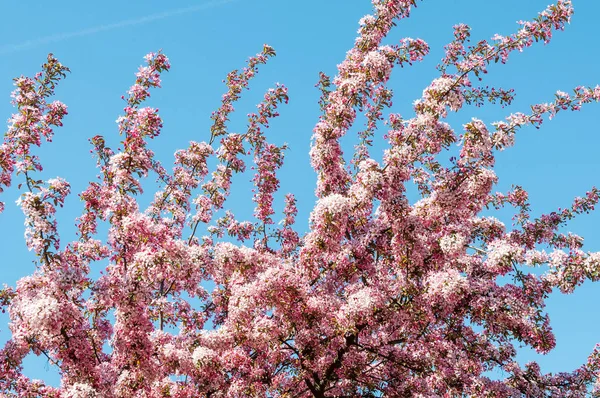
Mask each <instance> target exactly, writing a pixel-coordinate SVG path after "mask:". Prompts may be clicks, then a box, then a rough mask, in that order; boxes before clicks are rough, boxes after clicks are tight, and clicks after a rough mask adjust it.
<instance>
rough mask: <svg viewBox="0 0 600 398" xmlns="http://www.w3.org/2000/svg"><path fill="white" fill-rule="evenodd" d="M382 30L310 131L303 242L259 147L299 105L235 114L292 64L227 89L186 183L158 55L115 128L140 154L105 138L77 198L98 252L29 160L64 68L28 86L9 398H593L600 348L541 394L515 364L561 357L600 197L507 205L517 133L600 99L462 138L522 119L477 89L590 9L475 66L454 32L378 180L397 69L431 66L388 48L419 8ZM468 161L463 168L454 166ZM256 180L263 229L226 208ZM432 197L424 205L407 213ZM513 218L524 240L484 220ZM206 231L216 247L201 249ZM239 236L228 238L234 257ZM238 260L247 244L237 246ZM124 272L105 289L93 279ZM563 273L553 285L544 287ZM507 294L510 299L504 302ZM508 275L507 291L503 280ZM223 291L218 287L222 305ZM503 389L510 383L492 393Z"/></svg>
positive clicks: (580, 93) (540, 28)
mask: <svg viewBox="0 0 600 398" xmlns="http://www.w3.org/2000/svg"><path fill="white" fill-rule="evenodd" d="M373 4H374V7H375V11H374V15H369V16H366V17H364V18H363V19H362V20H361V21H360V29H359V36H358V38H357V39H356V42H355V45H354V47H353V48H352V49H351V50H350V51H349V52H348V54H347V56H346V59H345V60H344V61H343V62H342V63H341V64H340V65H339V67H338V75H337V76H336V77H335V78H334V79H333V80H330V79H329V77H327V76H326V75H324V74H321V78H320V81H319V87H320V89H321V91H322V96H321V100H320V106H321V109H322V116H321V118H320V120H319V121H318V123H317V124H316V126H315V128H314V136H313V145H312V149H311V153H310V156H311V161H312V165H313V167H314V169H315V171H316V173H317V174H318V182H317V187H316V195H317V198H318V201H317V204H316V206H315V208H314V209H313V211H312V214H311V216H310V223H311V224H310V230H309V232H308V233H306V234H305V235H304V236H299V234H298V233H297V232H296V231H295V230H294V228H293V226H294V219H295V216H296V214H297V210H296V202H295V199H294V196H293V195H291V194H289V195H287V196H285V208H284V214H283V220H282V221H281V223H280V224H279V225H277V224H275V220H274V214H275V211H274V209H273V201H274V197H275V194H276V192H277V190H278V187H279V182H278V179H277V176H276V172H277V170H278V169H279V168H280V167H281V166H282V164H283V157H284V151H285V149H286V148H285V147H280V146H276V145H273V144H271V143H269V142H268V141H267V140H266V138H265V135H264V129H265V128H267V127H268V126H269V120H270V119H271V118H274V117H276V116H278V113H277V108H278V106H279V104H281V103H283V102H287V99H288V97H287V89H286V88H285V87H284V86H282V85H278V86H277V87H275V88H274V89H271V90H269V91H268V92H267V93H266V94H265V96H264V99H263V100H262V102H261V103H260V104H259V105H258V110H257V112H256V113H253V114H250V115H249V117H248V126H247V129H246V131H245V132H244V133H243V134H239V133H233V132H230V131H229V130H228V126H227V124H228V121H229V118H230V116H231V114H232V112H233V110H234V107H233V104H234V103H235V102H236V101H237V100H238V99H239V98H240V95H241V93H242V91H243V89H244V88H247V86H248V83H249V81H250V79H251V78H252V77H253V76H254V75H255V74H256V73H257V70H258V67H259V65H261V64H264V63H265V62H267V60H268V59H269V58H270V57H272V56H274V55H275V52H274V51H273V49H272V48H270V47H269V46H265V47H264V49H263V51H262V52H261V53H260V54H258V55H256V56H255V57H252V58H250V59H249V61H248V66H247V67H246V68H244V69H243V70H241V71H233V72H231V73H230V74H229V75H227V80H226V84H227V89H228V91H227V93H226V94H225V95H224V96H223V98H222V104H221V106H220V107H219V109H218V110H217V111H215V112H214V113H213V115H212V120H213V124H212V127H211V131H210V138H209V139H208V142H201V143H198V142H191V143H190V145H189V147H188V148H186V149H183V150H180V151H178V152H176V153H175V165H174V167H173V170H172V171H167V169H166V168H165V167H163V165H162V164H161V163H160V162H159V161H158V160H156V159H155V157H154V154H153V152H152V151H151V150H150V149H148V147H147V140H149V139H152V138H154V137H156V136H157V135H159V133H160V129H161V126H162V121H161V118H160V117H159V115H158V110H157V109H153V108H150V107H142V104H143V103H144V102H145V101H146V100H147V99H148V97H149V96H150V90H151V89H153V88H158V87H160V74H161V73H162V72H164V71H167V70H168V69H169V62H168V59H167V57H166V56H165V55H163V54H162V53H157V54H149V55H147V56H146V66H143V67H141V68H140V70H139V72H138V73H137V79H136V81H135V83H134V85H133V86H132V87H131V88H130V89H129V91H128V93H127V96H126V97H124V99H125V100H126V103H127V104H126V107H125V109H124V114H123V116H121V117H120V118H119V119H118V121H117V122H118V126H119V131H120V133H121V135H122V137H124V138H123V141H122V145H121V148H120V149H119V150H117V151H114V150H112V149H110V148H109V147H107V146H106V143H105V140H104V139H103V137H101V136H95V137H93V138H92V139H91V140H90V141H91V143H92V145H93V149H94V151H93V152H94V153H95V155H96V156H97V163H98V167H99V169H100V176H99V177H100V179H99V182H92V183H90V184H89V186H88V187H87V189H86V190H85V191H84V192H82V193H81V194H80V197H81V199H82V201H83V202H84V204H85V209H84V211H83V214H82V215H81V216H80V217H79V218H78V219H77V228H78V236H79V238H78V239H77V240H76V241H74V242H71V243H68V244H66V245H61V244H60V240H59V236H58V234H57V222H56V220H55V217H54V214H55V210H56V207H57V206H61V205H62V204H63V203H64V200H65V197H66V196H67V195H68V194H69V192H70V188H69V184H68V183H67V182H66V181H64V180H62V179H60V178H57V179H52V180H48V181H45V182H44V181H39V180H36V178H35V174H36V171H39V170H41V169H42V165H41V164H40V161H39V159H38V158H37V157H36V156H34V155H32V154H31V148H32V146H39V145H40V144H41V142H42V140H46V141H50V140H51V138H52V134H53V129H54V128H55V127H56V126H60V125H61V124H62V120H63V118H64V116H65V115H66V114H67V107H66V106H65V105H64V104H62V103H60V102H58V101H54V102H50V100H49V99H50V98H51V97H52V96H53V95H54V91H55V85H56V83H57V82H58V81H59V80H61V79H62V78H64V77H65V76H66V73H67V72H68V69H67V68H66V67H65V66H63V65H62V64H61V63H60V62H59V61H58V60H56V59H55V58H54V57H53V56H52V55H50V56H49V57H48V61H47V63H46V64H44V65H43V68H42V71H41V72H40V73H38V74H37V75H35V77H33V78H27V77H21V78H18V79H16V80H15V85H16V90H15V92H14V93H13V98H14V104H15V106H16V107H17V112H16V113H15V114H14V115H13V116H12V118H11V120H10V126H9V129H8V131H7V133H6V135H5V140H4V144H3V145H2V146H1V147H0V165H1V167H2V171H1V174H0V184H1V185H2V186H5V187H7V186H9V185H10V184H11V182H12V178H13V174H14V173H15V172H16V175H18V176H19V178H21V181H22V182H23V184H22V189H23V190H24V193H23V194H22V196H21V199H20V201H19V204H20V206H21V208H22V210H23V212H24V214H25V218H26V226H27V229H26V235H25V238H26V241H27V246H28V247H29V249H30V250H31V251H33V252H34V253H35V254H36V256H37V264H38V266H37V269H36V271H35V273H34V274H33V275H31V276H28V277H25V278H23V279H21V280H20V281H19V282H18V283H17V286H16V288H4V289H3V290H2V291H1V292H0V301H1V304H2V305H3V307H4V308H5V309H6V310H7V311H8V312H9V314H10V319H11V323H10V331H11V333H12V338H11V339H10V340H9V341H8V342H7V343H6V345H5V346H4V348H3V349H2V350H1V351H0V391H1V392H2V396H7V397H11V396H15V397H225V396H227V397H241V396H282V397H304V396H306V397H309V396H312V397H351V396H366V397H368V396H371V397H375V396H392V397H405V396H406V397H408V396H422V397H431V396H447V397H450V396H477V397H514V396H527V397H546V396H574V397H576V396H584V395H586V394H588V393H592V388H593V384H594V383H595V382H596V378H597V376H598V371H599V369H600V349H597V350H595V351H594V352H593V353H591V355H590V356H589V360H588V362H587V363H586V364H583V365H582V366H581V367H580V368H579V369H576V370H575V371H573V372H572V373H563V374H558V375H553V374H543V373H542V372H541V371H540V368H539V366H538V365H537V364H536V363H529V364H527V365H525V366H524V367H522V366H520V365H519V364H518V363H517V362H516V361H515V355H516V349H515V345H516V344H521V345H527V346H530V347H532V348H534V349H535V350H537V351H538V352H541V353H546V352H548V351H550V350H551V349H552V348H553V347H554V346H555V340H554V336H553V333H552V331H551V328H550V325H549V318H548V316H547V315H546V314H545V313H544V301H545V299H546V298H547V297H548V295H549V294H550V293H551V292H552V291H553V289H560V291H562V292H564V293H568V292H571V291H573V290H574V289H575V288H576V287H577V286H578V285H580V284H581V283H583V282H584V281H585V280H588V279H589V280H593V281H595V280H597V279H599V277H600V276H599V275H600V253H585V252H583V251H582V250H581V249H582V239H581V238H580V237H578V236H575V235H572V234H563V233H561V232H560V228H561V226H563V225H564V223H565V222H566V221H568V220H570V219H572V218H573V217H575V216H576V215H578V214H581V213H584V212H588V211H589V210H592V209H593V208H594V205H595V204H596V203H597V202H598V190H597V189H596V188H593V189H591V190H590V191H589V192H587V193H586V195H585V197H583V198H576V199H575V201H574V202H573V205H572V206H571V207H570V208H567V209H561V210H558V211H556V212H553V213H550V214H546V215H542V216H541V217H539V218H536V219H532V218H531V217H530V210H529V204H528V199H527V192H526V191H525V190H523V189H522V188H519V187H516V188H514V189H513V190H512V191H510V192H507V193H493V192H492V188H493V187H494V184H495V183H496V182H497V178H496V175H495V174H494V171H493V166H494V158H495V153H496V152H497V151H500V150H503V149H504V148H507V147H509V146H511V145H512V144H513V141H514V136H515V133H516V132H517V131H518V130H519V129H520V128H522V127H525V126H529V125H533V126H535V127H539V125H540V124H541V123H542V121H543V120H544V118H546V117H549V118H552V117H553V116H554V115H555V114H556V113H557V112H559V111H563V110H578V109H580V108H581V107H582V106H583V105H584V104H587V103H589V102H592V101H598V100H600V88H586V87H576V88H575V89H574V90H573V93H572V94H567V93H564V92H557V93H556V96H555V98H554V99H553V100H552V102H550V103H544V104H538V105H533V106H532V107H531V112H530V113H529V114H523V113H515V114H511V115H510V116H508V117H507V118H506V120H504V121H500V122H497V123H494V124H492V125H491V126H487V125H486V124H484V123H483V122H482V121H481V120H477V119H473V120H472V121H471V122H469V123H467V124H466V125H464V126H463V131H462V133H457V132H455V131H454V130H453V129H452V128H451V127H450V126H449V125H448V124H447V123H445V122H444V121H443V120H444V119H445V118H446V117H447V114H448V111H452V112H456V111H459V110H460V109H461V108H462V107H463V106H464V105H465V104H477V105H482V104H484V103H485V102H496V101H499V102H501V103H503V104H509V103H510V102H511V100H512V99H513V96H514V93H513V91H512V90H505V89H499V88H492V89H490V88H482V87H478V86H477V85H475V84H473V82H472V80H474V81H477V80H478V78H479V77H480V76H481V75H482V74H484V73H486V68H487V67H488V65H489V64H490V63H493V62H501V63H505V62H506V61H507V60H508V58H509V56H510V54H511V53H512V52H513V51H522V50H524V49H525V48H526V47H529V46H531V45H532V44H533V43H534V42H538V41H542V42H548V41H550V39H551V37H552V33H553V31H554V30H561V29H562V28H563V27H564V26H565V24H566V23H567V22H568V21H569V19H570V17H571V15H572V12H573V9H572V5H571V2H570V0H559V1H558V2H557V3H556V4H554V5H551V6H549V7H548V8H547V9H546V10H545V11H543V12H542V13H540V14H539V16H538V17H537V18H535V19H534V20H533V21H531V22H522V23H521V27H520V29H519V30H518V31H517V33H515V34H512V35H508V36H500V35H496V36H495V37H493V38H492V40H491V41H490V42H488V41H485V40H482V41H480V42H478V43H477V44H475V45H468V44H467V43H468V42H469V27H468V26H466V25H457V26H455V27H454V40H453V41H452V42H451V43H449V44H448V45H447V46H446V53H445V57H444V59H443V60H442V61H441V63H440V64H439V65H438V70H439V77H438V78H436V79H435V80H434V81H432V82H431V84H430V85H429V86H428V87H426V88H425V90H424V91H423V96H422V98H421V99H419V100H417V101H416V102H415V104H414V112H415V116H414V117H412V118H410V119H404V118H403V117H401V116H400V115H398V114H393V113H391V114H389V116H387V117H385V119H386V123H387V127H386V134H385V140H387V149H386V150H385V153H384V155H383V160H382V161H381V162H377V161H375V160H374V159H373V158H372V157H371V155H370V153H369V150H370V149H372V148H371V144H372V142H373V140H374V138H375V132H376V131H377V127H378V125H380V124H381V121H382V120H384V111H385V110H386V109H387V108H389V107H390V105H391V98H392V92H391V91H390V89H389V88H387V86H386V83H387V81H388V79H389V77H390V73H391V71H392V68H393V67H394V66H395V65H401V66H405V65H410V64H412V63H414V62H418V61H419V60H421V59H422V58H423V57H424V56H425V55H426V54H427V53H428V46H427V44H426V43H425V42H424V41H422V40H412V39H404V40H402V41H400V43H399V44H398V45H394V46H384V45H381V41H382V39H383V38H384V37H385V36H386V35H387V34H388V32H389V30H390V29H391V27H392V26H393V25H394V23H395V21H396V20H398V19H402V18H406V17H408V16H409V13H410V10H411V7H414V6H415V5H416V0H373ZM358 112H363V113H364V115H365V118H366V120H367V122H366V127H365V128H364V130H362V131H360V132H359V134H358V135H359V137H358V144H357V146H356V147H355V151H354V157H353V159H352V160H351V162H350V163H351V165H353V167H347V163H346V162H345V160H344V156H343V153H342V148H341V144H340V139H341V138H342V137H343V136H344V135H345V134H346V133H347V132H348V131H349V129H350V128H351V126H352V125H353V124H354V122H355V120H356V118H357V113H358ZM455 142H459V143H460V154H459V155H458V156H457V157H455V158H453V159H451V162H450V163H448V164H446V163H443V162H442V160H440V156H439V155H440V153H441V152H442V151H443V150H444V149H446V148H448V146H449V145H450V144H452V143H455ZM249 156H250V157H252V161H253V163H254V166H253V169H254V178H253V182H254V185H255V190H254V196H253V200H254V202H255V204H256V207H255V213H254V217H255V220H253V221H252V222H251V221H240V220H238V219H237V218H236V217H235V215H234V214H233V213H232V212H231V211H230V210H229V209H228V207H227V205H226V200H227V198H228V195H229V193H230V185H231V181H232V177H233V175H234V174H236V173H241V172H244V171H245V169H246V164H247V162H248V161H249V159H248V157H249ZM149 174H154V175H156V176H157V177H158V179H159V181H160V183H161V188H160V190H159V191H158V192H156V193H155V195H154V200H153V202H152V203H151V205H150V206H149V207H148V208H147V209H140V207H139V206H138V202H137V197H138V196H137V195H139V194H142V193H143V187H142V181H143V179H144V177H146V176H148V175H149ZM409 183H415V184H416V186H417V187H418V191H419V193H420V195H421V198H420V200H418V201H417V202H416V203H412V204H411V203H410V202H409V200H408V199H407V194H406V186H407V184H409ZM490 207H491V208H498V209H499V208H502V207H514V208H515V209H516V215H515V224H514V225H513V227H512V229H511V228H507V227H506V226H505V225H504V224H502V223H501V222H500V221H499V220H497V219H495V218H493V217H487V216H482V215H481V213H482V211H483V210H485V209H486V208H490ZM104 224H107V225H108V226H109V232H108V239H107V240H106V241H105V242H103V241H101V240H99V238H98V237H99V234H98V231H97V229H98V227H99V226H100V225H104ZM200 231H206V234H207V235H206V236H203V237H200V236H198V235H199V233H201V232H200ZM226 235H227V236H228V237H226ZM236 240H238V241H239V243H236V244H234V243H232V242H235V241H236ZM100 261H104V262H106V263H108V264H109V265H108V266H107V267H106V269H105V271H104V272H103V274H102V276H101V277H99V278H96V279H94V278H91V276H90V266H91V265H92V264H93V263H95V262H100ZM531 266H544V268H545V269H546V272H545V273H543V274H538V273H531V272H529V271H528V269H529V268H528V267H531ZM507 277H509V278H510V281H511V282H510V283H505V282H504V281H505V280H506V279H507ZM500 278H502V279H503V281H502V283H501V281H500ZM209 286H211V288H210V289H208V287H209ZM30 352H33V353H34V354H36V355H43V356H45V357H47V359H48V361H49V362H50V364H52V365H53V366H56V367H57V368H58V369H59V371H60V374H61V377H62V379H61V386H60V387H59V388H54V387H50V386H46V385H45V384H44V383H43V382H41V381H39V380H31V379H29V378H27V377H26V376H24V375H23V373H22V360H23V358H24V357H25V356H26V355H28V354H29V353H30ZM494 369H502V370H503V371H504V372H505V374H506V375H507V377H506V378H505V379H503V380H497V379H492V378H490V377H488V375H489V373H488V371H490V370H494Z"/></svg>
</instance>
